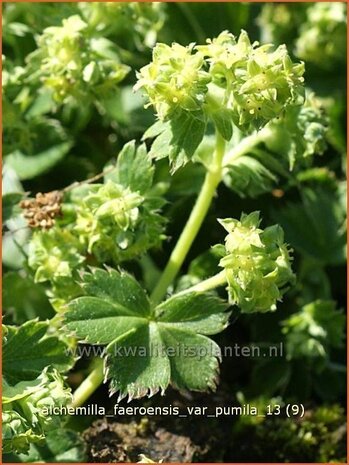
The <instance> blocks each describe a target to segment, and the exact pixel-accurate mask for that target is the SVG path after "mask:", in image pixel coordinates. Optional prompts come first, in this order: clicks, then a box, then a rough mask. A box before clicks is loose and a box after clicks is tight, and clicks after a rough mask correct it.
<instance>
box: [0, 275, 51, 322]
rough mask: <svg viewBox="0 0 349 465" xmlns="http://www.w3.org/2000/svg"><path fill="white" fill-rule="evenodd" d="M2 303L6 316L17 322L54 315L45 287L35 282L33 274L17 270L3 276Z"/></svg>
mask: <svg viewBox="0 0 349 465" xmlns="http://www.w3.org/2000/svg"><path fill="white" fill-rule="evenodd" d="M2 305H3V310H4V316H5V317H6V318H10V320H11V322H13V323H15V324H21V323H24V322H25V321H27V320H32V319H34V318H36V317H39V318H40V319H41V320H43V319H45V318H51V317H52V316H53V315H54V311H53V309H52V306H51V305H50V303H49V300H48V298H47V296H46V294H45V289H44V287H43V286H42V285H40V284H37V283H34V280H33V279H32V277H31V276H29V275H24V274H23V273H19V272H16V271H9V272H7V273H5V274H4V276H3V281H2Z"/></svg>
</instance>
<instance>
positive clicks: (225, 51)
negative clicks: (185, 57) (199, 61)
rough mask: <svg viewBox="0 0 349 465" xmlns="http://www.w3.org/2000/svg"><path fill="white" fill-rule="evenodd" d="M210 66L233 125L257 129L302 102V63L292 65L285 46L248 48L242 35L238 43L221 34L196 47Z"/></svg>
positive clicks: (245, 36)
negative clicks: (223, 96) (204, 44)
mask: <svg viewBox="0 0 349 465" xmlns="http://www.w3.org/2000/svg"><path fill="white" fill-rule="evenodd" d="M197 48H198V50H199V51H200V52H201V53H203V54H204V56H205V57H206V59H207V61H208V62H209V65H210V68H209V73H210V74H211V76H212V80H213V82H214V83H215V84H216V85H217V86H220V87H223V88H224V89H225V91H226V97H225V100H226V102H227V106H228V108H231V109H232V112H233V119H234V123H235V124H236V125H237V126H239V127H241V128H242V129H243V130H252V129H258V128H260V127H261V126H263V125H264V124H266V123H267V122H269V121H270V120H272V119H273V118H276V117H278V116H280V115H281V114H282V112H283V111H284V109H285V108H287V107H288V106H289V105H300V104H302V103H303V99H304V88H303V81H304V79H303V73H304V65H303V63H293V62H292V60H291V58H290V56H289V54H288V52H287V49H286V47H285V46H284V45H281V46H279V47H278V48H277V49H276V50H274V49H273V45H271V44H267V45H261V46H259V43H258V42H254V43H253V44H251V42H250V39H249V37H248V34H247V33H246V32H245V31H242V32H241V34H240V36H239V38H238V40H237V41H236V40H235V37H234V36H233V35H232V34H230V33H228V32H227V31H224V32H222V33H221V34H220V35H219V36H218V37H217V38H216V39H213V40H208V45H206V46H202V47H197Z"/></svg>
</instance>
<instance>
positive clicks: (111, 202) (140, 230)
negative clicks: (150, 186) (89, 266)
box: [74, 180, 162, 263]
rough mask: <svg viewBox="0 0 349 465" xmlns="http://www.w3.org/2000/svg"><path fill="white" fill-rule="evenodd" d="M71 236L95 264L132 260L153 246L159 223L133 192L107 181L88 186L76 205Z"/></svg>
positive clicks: (141, 199)
mask: <svg viewBox="0 0 349 465" xmlns="http://www.w3.org/2000/svg"><path fill="white" fill-rule="evenodd" d="M76 212H77V216H76V226H75V228H74V231H75V233H76V234H77V235H78V237H79V240H80V242H82V243H83V244H84V246H85V247H86V249H87V252H88V253H90V254H93V255H94V256H95V257H96V259H97V260H98V262H101V263H103V262H105V261H106V260H108V258H109V259H112V260H113V261H114V262H115V263H119V262H121V261H124V260H128V259H131V258H133V257H134V256H135V255H138V254H139V253H142V252H144V251H145V250H146V249H148V248H150V247H152V246H153V245H155V244H156V243H157V242H158V240H159V238H160V237H161V231H162V221H161V218H160V216H159V215H158V214H157V213H156V212H155V211H154V210H152V209H151V208H149V202H148V201H147V199H146V198H145V197H143V196H141V195H140V194H139V193H137V192H132V191H131V190H130V189H129V188H127V187H124V186H122V185H120V184H117V183H114V182H112V181H110V180H109V181H108V182H107V183H106V184H104V185H103V184H96V185H94V186H92V188H91V190H90V192H89V193H88V194H87V195H86V196H85V197H84V198H82V199H81V201H79V202H77V204H76Z"/></svg>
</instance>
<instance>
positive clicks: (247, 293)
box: [219, 212, 294, 313]
mask: <svg viewBox="0 0 349 465" xmlns="http://www.w3.org/2000/svg"><path fill="white" fill-rule="evenodd" d="M219 222H220V223H221V224H222V226H223V227H224V228H225V229H226V230H227V231H228V235H227V236H226V238H225V249H226V256H225V257H224V258H222V259H221V261H220V266H222V267H223V268H224V269H225V272H226V279H227V282H228V292H229V296H230V300H231V302H232V303H233V304H236V305H238V306H239V307H240V308H241V310H242V311H243V312H250V313H251V312H267V311H272V310H275V309H276V302H277V301H279V300H281V297H282V295H283V294H284V292H285V290H286V286H287V285H288V284H290V283H292V282H293V281H294V275H293V273H292V270H291V265H290V263H291V258H290V253H289V250H288V248H287V245H286V244H285V243H284V236H283V231H282V229H281V227H280V226H278V225H275V226H270V227H268V228H266V229H265V230H262V229H260V228H259V223H260V219H259V212H253V213H251V214H249V215H244V214H243V215H242V216H241V220H240V221H238V220H234V219H225V220H219Z"/></svg>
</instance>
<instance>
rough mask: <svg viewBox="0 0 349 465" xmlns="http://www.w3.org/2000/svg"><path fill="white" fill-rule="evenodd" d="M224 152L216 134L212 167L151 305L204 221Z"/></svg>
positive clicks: (172, 275) (181, 259) (178, 264)
mask: <svg viewBox="0 0 349 465" xmlns="http://www.w3.org/2000/svg"><path fill="white" fill-rule="evenodd" d="M224 152H225V141H224V139H223V138H222V137H221V136H220V135H219V134H217V139H216V150H215V153H214V156H213V161H212V165H211V166H210V168H209V170H208V171H207V173H206V177H205V181H204V184H203V185H202V188H201V191H200V194H199V196H198V198H197V200H196V203H195V205H194V208H193V210H192V212H191V215H190V216H189V219H188V221H187V224H186V225H185V227H184V229H183V231H182V234H181V236H180V238H179V239H178V242H177V244H176V246H175V248H174V249H173V252H172V254H171V256H170V259H169V261H168V263H167V265H166V268H165V270H164V272H163V274H162V276H161V278H160V280H159V282H158V284H157V286H156V287H155V289H154V291H153V293H152V295H151V300H152V301H153V303H158V302H160V301H161V299H162V298H163V297H164V295H165V294H166V291H167V288H168V286H169V285H170V284H171V283H172V281H173V280H174V278H175V277H176V275H177V273H178V271H179V269H180V268H181V266H182V264H183V262H184V260H185V257H186V256H187V253H188V251H189V249H190V247H191V245H192V243H193V241H194V239H195V237H196V235H197V233H198V231H199V229H200V226H201V225H202V222H203V221H204V219H205V216H206V213H207V211H208V209H209V207H210V205H211V201H212V198H213V196H214V195H215V192H216V189H217V186H218V184H219V183H220V181H221V179H222V161H223V157H224Z"/></svg>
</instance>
